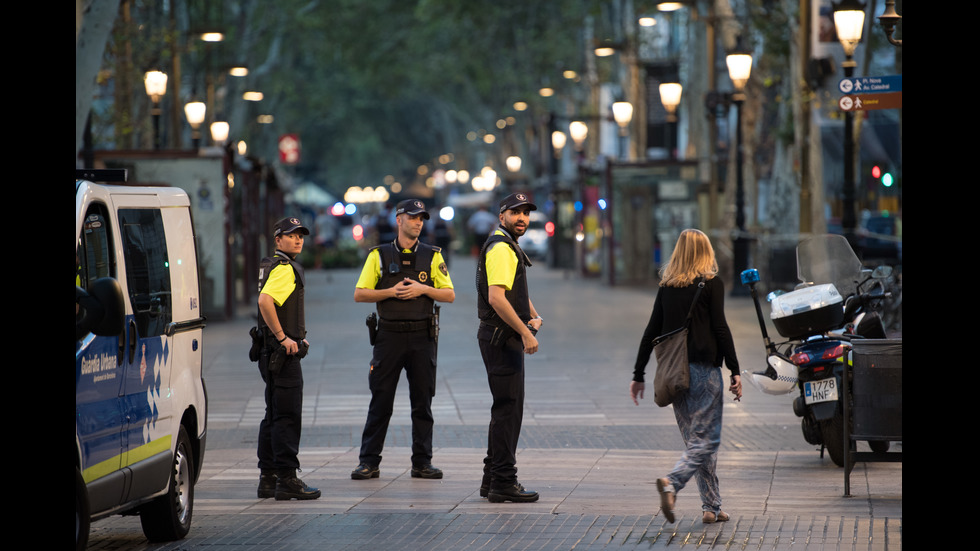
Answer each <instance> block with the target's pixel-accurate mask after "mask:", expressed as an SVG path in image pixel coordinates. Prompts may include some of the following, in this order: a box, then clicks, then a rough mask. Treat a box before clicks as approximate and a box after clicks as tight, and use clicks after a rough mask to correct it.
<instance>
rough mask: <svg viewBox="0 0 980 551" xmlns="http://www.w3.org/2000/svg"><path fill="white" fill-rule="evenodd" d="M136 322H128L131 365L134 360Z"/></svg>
mask: <svg viewBox="0 0 980 551" xmlns="http://www.w3.org/2000/svg"><path fill="white" fill-rule="evenodd" d="M137 340H138V339H137V335H136V322H135V321H134V320H129V363H130V364H132V363H133V361H135V360H136V341H137Z"/></svg>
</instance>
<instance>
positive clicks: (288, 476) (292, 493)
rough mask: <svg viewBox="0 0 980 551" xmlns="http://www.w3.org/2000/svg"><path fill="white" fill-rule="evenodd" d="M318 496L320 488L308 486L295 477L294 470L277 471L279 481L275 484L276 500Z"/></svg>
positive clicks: (315, 497) (314, 497)
mask: <svg viewBox="0 0 980 551" xmlns="http://www.w3.org/2000/svg"><path fill="white" fill-rule="evenodd" d="M318 497H320V490H318V489H316V488H310V487H309V486H307V485H306V484H304V483H303V481H302V480H300V479H299V478H297V477H296V472H295V471H293V472H291V473H279V482H278V484H276V501H288V500H290V499H317V498H318Z"/></svg>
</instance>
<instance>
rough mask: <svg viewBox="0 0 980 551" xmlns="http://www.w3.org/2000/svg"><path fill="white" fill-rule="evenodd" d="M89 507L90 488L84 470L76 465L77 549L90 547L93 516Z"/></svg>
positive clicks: (76, 550)
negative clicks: (86, 483) (90, 528)
mask: <svg viewBox="0 0 980 551" xmlns="http://www.w3.org/2000/svg"><path fill="white" fill-rule="evenodd" d="M89 515H90V512H89V508H88V489H87V488H86V487H85V479H83V478H82V471H79V470H78V467H75V551H82V550H83V549H85V548H86V547H88V528H89V521H90V520H91V517H90V516H89Z"/></svg>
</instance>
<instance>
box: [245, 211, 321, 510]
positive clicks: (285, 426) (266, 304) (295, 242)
mask: <svg viewBox="0 0 980 551" xmlns="http://www.w3.org/2000/svg"><path fill="white" fill-rule="evenodd" d="M309 234H310V230H308V229H307V228H305V227H304V226H303V224H302V223H301V222H300V221H299V219H298V218H283V219H282V220H280V221H278V222H276V224H275V226H274V239H275V243H276V252H275V254H274V255H273V256H271V257H267V258H263V259H262V261H261V262H260V264H259V300H258V303H259V329H260V332H261V334H262V338H263V339H264V346H263V349H262V353H261V355H260V359H259V371H260V373H261V374H262V380H263V381H265V385H266V386H265V418H264V419H262V422H261V423H260V424H259V443H258V457H259V470H260V473H261V474H260V475H259V488H258V497H260V498H267V497H275V498H276V499H277V500H289V499H294V498H295V499H317V498H318V497H320V490H318V489H316V488H311V487H309V486H307V485H306V484H304V483H303V481H302V480H300V479H299V478H297V477H296V470H297V469H299V459H298V457H297V454H298V453H299V439H300V428H301V426H302V413H303V371H302V368H301V367H300V358H302V357H304V356H305V355H306V351H307V349H308V348H309V342H308V341H307V340H306V317H305V314H304V310H303V307H304V288H305V284H304V283H305V279H304V273H303V266H302V265H300V263H299V262H297V261H296V255H298V254H299V253H300V252H301V251H302V250H303V238H304V236H306V235H309Z"/></svg>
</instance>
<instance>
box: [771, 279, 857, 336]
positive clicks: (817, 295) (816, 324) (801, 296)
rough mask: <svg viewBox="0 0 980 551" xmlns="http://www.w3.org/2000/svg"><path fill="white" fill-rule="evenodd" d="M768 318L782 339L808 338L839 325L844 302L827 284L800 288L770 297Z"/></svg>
mask: <svg viewBox="0 0 980 551" xmlns="http://www.w3.org/2000/svg"><path fill="white" fill-rule="evenodd" d="M770 316H771V318H772V322H773V325H775V326H776V331H778V332H779V334H780V335H782V336H783V337H784V338H787V339H800V338H803V337H809V336H811V335H815V334H818V333H823V332H824V331H830V330H831V329H836V328H838V327H840V326H841V325H842V324H843V322H844V299H843V298H842V297H841V295H840V293H839V292H837V288H836V287H834V285H833V284H831V283H826V284H823V285H814V286H812V287H804V288H802V289H797V290H796V291H793V292H791V293H786V294H782V295H779V296H777V297H775V298H773V299H772V313H771V314H770Z"/></svg>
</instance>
